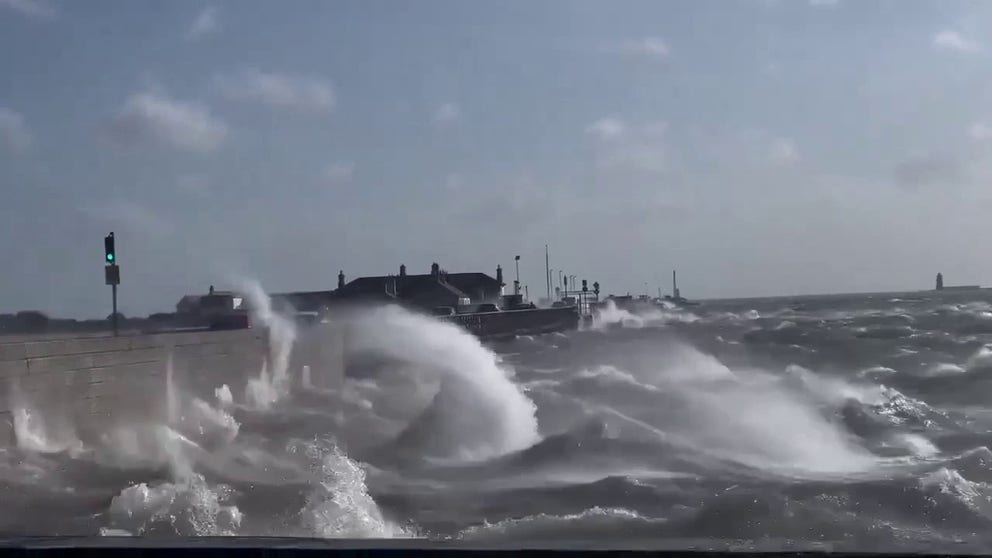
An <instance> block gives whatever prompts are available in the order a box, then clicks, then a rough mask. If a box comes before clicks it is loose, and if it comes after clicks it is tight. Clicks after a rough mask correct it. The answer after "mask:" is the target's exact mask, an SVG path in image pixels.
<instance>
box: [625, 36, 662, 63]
mask: <svg viewBox="0 0 992 558" xmlns="http://www.w3.org/2000/svg"><path fill="white" fill-rule="evenodd" d="M619 50H620V52H623V53H625V54H629V55H632V56H640V57H644V58H650V59H654V60H664V59H666V58H668V57H669V56H670V55H671V53H672V51H671V49H670V48H668V45H667V44H666V43H665V41H664V40H662V39H661V38H659V37H643V38H641V39H630V40H627V41H624V42H623V43H621V44H620V47H619Z"/></svg>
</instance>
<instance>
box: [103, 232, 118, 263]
mask: <svg viewBox="0 0 992 558" xmlns="http://www.w3.org/2000/svg"><path fill="white" fill-rule="evenodd" d="M103 259H104V261H106V262H107V263H108V264H114V263H117V252H116V251H115V250H114V233H110V234H108V235H107V236H105V237H103Z"/></svg>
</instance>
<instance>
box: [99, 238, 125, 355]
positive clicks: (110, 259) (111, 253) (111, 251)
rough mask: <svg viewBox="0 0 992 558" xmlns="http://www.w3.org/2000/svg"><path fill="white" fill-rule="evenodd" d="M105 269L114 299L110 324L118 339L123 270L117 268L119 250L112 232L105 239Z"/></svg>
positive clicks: (105, 277) (104, 272) (104, 276)
mask: <svg viewBox="0 0 992 558" xmlns="http://www.w3.org/2000/svg"><path fill="white" fill-rule="evenodd" d="M103 261H104V262H105V263H106V265H105V266H104V267H103V278H104V283H106V284H107V285H110V296H111V297H112V298H113V307H112V310H113V312H112V313H111V314H110V323H111V326H112V327H113V328H114V337H117V285H119V284H120V283H121V269H120V268H119V267H117V249H116V247H115V246H114V233H113V232H111V233H110V234H108V235H107V236H105V237H104V238H103Z"/></svg>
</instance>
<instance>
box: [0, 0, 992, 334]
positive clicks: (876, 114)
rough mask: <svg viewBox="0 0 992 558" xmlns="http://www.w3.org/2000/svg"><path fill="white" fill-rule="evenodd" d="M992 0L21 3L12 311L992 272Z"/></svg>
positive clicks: (819, 283) (13, 36) (75, 312)
mask: <svg viewBox="0 0 992 558" xmlns="http://www.w3.org/2000/svg"><path fill="white" fill-rule="evenodd" d="M989 16H992V5H989V4H987V3H984V2H978V1H976V2H924V1H916V0H891V1H864V2H853V1H850V0H836V1H829V0H791V1H787V0H778V1H776V0H747V1H745V0H740V1H729V0H728V1H716V0H713V1H700V2H682V1H680V2H661V1H644V2H638V1H618V2H592V1H569V2H565V1H547V2H532V1H523V0H519V1H518V0H508V1H501V2H464V1H459V0H452V1H422V2H393V1H389V2H387V1H365V0H363V1H354V2H345V1H341V2H332V1H316V0H314V1H303V0H299V1H294V2H258V1H254V0H243V1H237V2H235V1H229V2H224V1H218V2H204V1H201V0H195V1H194V0H188V1H180V0H177V1H173V2H160V1H137V0H135V1H110V0H101V1H94V2H59V1H58V0H46V1H43V0H0V52H4V53H5V55H4V56H2V57H0V75H2V77H3V79H2V81H0V189H2V191H3V194H4V201H3V205H2V206H0V207H2V210H0V232H2V235H3V238H4V239H6V242H4V243H2V245H0V256H2V257H3V261H5V262H6V263H7V265H6V266H5V270H4V272H3V274H2V275H0V308H2V309H3V310H5V311H15V310H19V309H24V308H38V309H42V310H46V311H48V312H51V313H53V314H58V315H68V316H96V315H105V313H106V306H107V298H109V293H108V292H107V288H106V287H105V286H104V285H103V284H102V270H101V269H100V268H101V266H102V253H101V244H102V243H101V239H102V237H103V235H104V234H106V233H107V232H108V231H110V230H113V231H115V233H116V236H117V238H118V245H119V247H118V251H119V259H120V265H121V268H122V287H121V308H122V310H123V311H124V312H125V313H126V314H136V315H137V314H146V313H148V312H151V311H156V310H166V309H169V308H170V307H171V306H172V305H173V304H174V303H175V301H176V300H177V299H178V298H179V296H181V295H182V294H184V293H187V292H199V291H203V290H205V289H206V286H207V285H209V284H211V283H213V284H217V285H218V286H220V285H229V284H231V283H232V281H231V279H232V278H233V277H238V276H251V277H256V278H258V279H259V280H261V281H262V283H263V285H265V286H266V288H268V289H270V290H277V291H283V290H296V289H320V288H329V287H332V286H333V284H334V282H335V281H336V275H337V272H338V270H339V269H343V270H344V271H345V273H346V274H347V275H348V276H349V277H356V276H359V275H366V274H385V273H390V272H396V271H397V270H398V267H399V265H400V263H405V264H406V265H407V266H408V267H409V268H410V269H411V271H426V270H427V269H428V268H429V266H430V263H431V262H433V261H438V262H440V263H441V264H442V266H444V267H446V268H447V269H449V270H451V271H455V270H476V269H479V270H483V271H487V272H490V273H494V270H495V267H496V265H497V264H503V265H504V267H506V268H512V265H513V255H514V254H521V255H522V260H521V263H522V275H523V280H524V282H525V283H527V284H529V286H530V288H531V292H532V294H539V293H542V292H543V290H544V278H543V277H544V275H543V273H544V269H543V268H544V265H543V251H544V244H545V243H549V244H550V245H551V251H552V267H553V268H555V269H559V268H564V269H566V270H567V271H568V272H569V273H574V274H576V275H579V276H580V277H587V278H588V279H589V280H590V281H593V280H598V281H599V282H600V283H601V284H602V285H603V288H604V290H606V291H607V292H615V293H623V292H627V291H631V292H641V291H643V290H644V288H645V287H644V285H645V283H647V284H648V285H649V289H650V290H651V291H652V292H654V291H655V289H656V286H657V285H658V284H659V283H660V284H662V285H663V286H664V287H666V288H667V277H668V275H669V273H670V270H671V268H672V267H678V268H679V270H680V275H681V277H682V283H683V284H682V287H683V292H684V294H686V295H687V296H690V297H721V296H762V295H773V294H794V293H817V292H839V291H862V290H888V289H912V288H928V287H929V286H930V285H931V283H932V280H933V276H934V274H936V272H937V271H942V272H943V273H944V275H945V277H946V278H947V281H948V283H962V282H966V283H989V282H992V281H990V278H992V259H990V258H987V257H985V255H984V254H983V253H982V251H981V250H980V249H978V248H979V246H981V243H982V242H983V241H984V240H985V239H987V238H989V233H992V223H990V221H989V219H988V218H987V216H988V215H989V212H990V210H992V189H990V187H989V184H990V183H992V180H990V179H992V158H990V157H989V147H990V146H992V108H990V107H992V103H990V102H989V101H990V100H992V72H990V71H989V70H990V69H992V65H990V62H992V58H990V56H992V30H990V29H989V28H988V26H987V25H985V23H987V22H988V21H990V17H989Z"/></svg>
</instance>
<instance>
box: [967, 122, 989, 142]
mask: <svg viewBox="0 0 992 558" xmlns="http://www.w3.org/2000/svg"><path fill="white" fill-rule="evenodd" d="M968 136H969V137H970V138H971V139H973V140H975V141H986V140H990V139H992V126H989V125H988V124H984V123H982V122H975V123H974V124H972V125H971V126H969V127H968Z"/></svg>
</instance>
